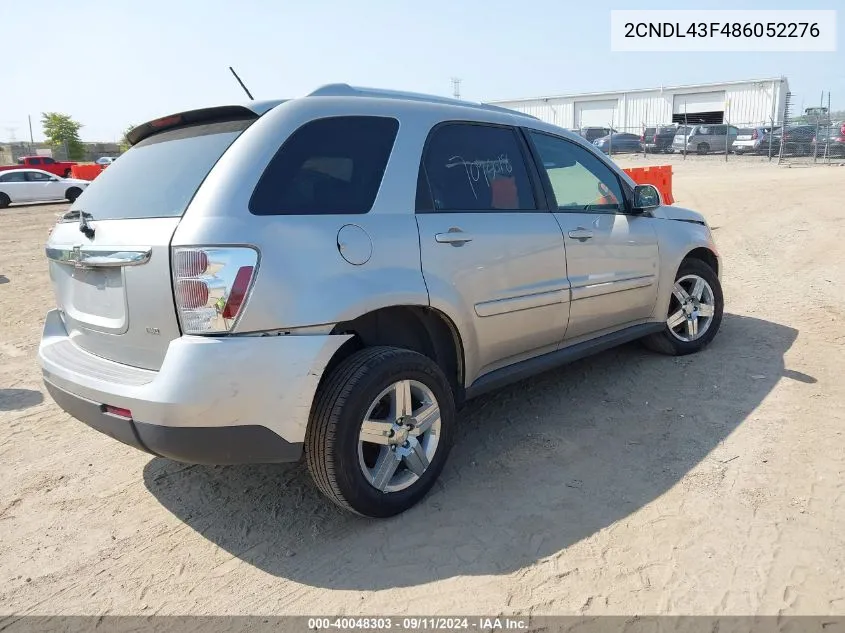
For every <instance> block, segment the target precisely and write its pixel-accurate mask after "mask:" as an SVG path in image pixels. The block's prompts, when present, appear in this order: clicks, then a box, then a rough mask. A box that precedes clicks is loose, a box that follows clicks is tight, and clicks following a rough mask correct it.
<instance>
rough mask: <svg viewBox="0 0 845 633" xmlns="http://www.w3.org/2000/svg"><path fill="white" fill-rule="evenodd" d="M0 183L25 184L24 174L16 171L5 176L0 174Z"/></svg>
mask: <svg viewBox="0 0 845 633" xmlns="http://www.w3.org/2000/svg"><path fill="white" fill-rule="evenodd" d="M0 182H26V172H25V171H22V170H19V169H16V170H14V171H10V172H7V173H5V174H0Z"/></svg>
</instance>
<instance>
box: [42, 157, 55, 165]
mask: <svg viewBox="0 0 845 633" xmlns="http://www.w3.org/2000/svg"><path fill="white" fill-rule="evenodd" d="M43 162H44V164H45V165H55V164H56V161H54V160H53V159H52V158H45V159H43Z"/></svg>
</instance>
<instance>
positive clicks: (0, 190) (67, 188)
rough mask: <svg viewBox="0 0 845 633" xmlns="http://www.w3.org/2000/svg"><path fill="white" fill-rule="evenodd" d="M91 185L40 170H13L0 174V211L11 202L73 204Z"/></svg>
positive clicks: (84, 181) (85, 181)
mask: <svg viewBox="0 0 845 633" xmlns="http://www.w3.org/2000/svg"><path fill="white" fill-rule="evenodd" d="M90 184H91V183H90V182H88V181H87V180H77V179H75V178H59V177H58V176H56V175H54V174H51V173H49V172H46V171H43V170H40V169H14V170H10V171H3V172H0V209H4V208H6V207H8V206H9V205H10V204H11V203H13V202H46V201H48V200H67V201H68V202H74V201H75V200H76V199H77V198H78V197H79V196H80V195H82V192H83V191H85V189H86V188H87V187H88V185H90Z"/></svg>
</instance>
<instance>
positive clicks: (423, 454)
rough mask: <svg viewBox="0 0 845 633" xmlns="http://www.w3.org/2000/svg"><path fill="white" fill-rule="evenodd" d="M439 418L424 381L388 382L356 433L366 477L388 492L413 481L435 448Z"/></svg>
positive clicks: (434, 398) (371, 405)
mask: <svg viewBox="0 0 845 633" xmlns="http://www.w3.org/2000/svg"><path fill="white" fill-rule="evenodd" d="M415 405H416V408H415ZM441 423H442V420H441V417H440V405H439V404H438V402H437V398H436V397H435V395H434V393H433V392H432V390H431V389H430V388H429V387H428V386H426V385H425V384H424V383H422V382H419V381H417V380H401V379H400V380H396V382H393V383H392V384H389V385H386V387H385V389H384V391H382V392H381V393H380V394H378V395H377V396H376V397H375V398H374V400H373V401H372V403H371V404H370V407H369V409H367V412H366V413H365V414H364V419H363V421H362V422H361V426H360V430H359V432H358V464H359V466H360V468H361V473H362V474H363V475H364V477H365V478H366V480H367V482H368V483H369V484H370V485H371V486H373V487H374V488H376V489H377V490H379V491H381V492H383V493H385V494H391V493H394V492H398V491H400V490H406V489H407V488H409V487H411V486H413V485H414V484H415V483H416V482H417V481H418V480H419V478H420V476H421V475H422V474H423V473H424V472H425V471H426V470H427V469H428V467H429V465H430V463H431V462H432V460H433V459H434V456H435V454H436V453H437V447H438V444H439V441H440V425H441ZM400 465H401V468H400Z"/></svg>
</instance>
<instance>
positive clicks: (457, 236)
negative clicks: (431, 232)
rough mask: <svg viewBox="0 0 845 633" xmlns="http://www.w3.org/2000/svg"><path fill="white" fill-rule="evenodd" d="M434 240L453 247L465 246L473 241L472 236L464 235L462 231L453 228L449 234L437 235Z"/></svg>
mask: <svg viewBox="0 0 845 633" xmlns="http://www.w3.org/2000/svg"><path fill="white" fill-rule="evenodd" d="M434 240H435V241H436V242H437V243H439V244H451V245H452V246H463V245H464V244H466V243H467V242H471V241H472V235H470V234H469V233H464V232H463V231H462V230H461V229H459V228H458V227H456V226H453V227H452V228H450V229H449V232H448V233H436V234H435V236H434Z"/></svg>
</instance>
